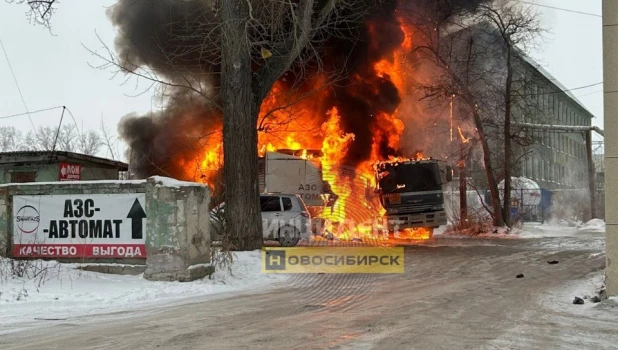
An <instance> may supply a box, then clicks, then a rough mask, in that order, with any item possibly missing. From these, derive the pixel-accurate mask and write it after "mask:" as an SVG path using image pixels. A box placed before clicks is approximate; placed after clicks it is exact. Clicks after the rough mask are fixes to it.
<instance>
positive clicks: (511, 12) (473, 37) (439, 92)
mask: <svg viewBox="0 0 618 350" xmlns="http://www.w3.org/2000/svg"><path fill="white" fill-rule="evenodd" d="M435 5H436V6H433V7H432V6H428V7H424V8H422V11H418V10H411V11H409V12H408V13H406V14H405V17H406V18H407V19H408V20H409V23H410V24H411V25H413V26H414V27H415V28H417V30H418V34H417V40H416V42H417V43H418V44H417V46H416V47H415V49H414V52H413V53H414V54H415V55H414V56H413V59H414V60H417V61H421V62H423V63H421V64H425V65H426V66H428V68H427V69H429V70H430V71H433V72H434V77H433V78H431V79H430V81H428V82H423V83H421V84H419V85H420V88H421V89H422V90H423V91H424V96H425V98H428V99H437V100H446V99H450V98H452V96H456V97H457V98H458V100H459V101H462V102H463V104H464V105H465V107H466V108H465V110H466V114H467V115H470V116H471V118H470V119H471V121H472V122H473V125H474V127H475V129H476V133H477V139H478V142H479V144H480V147H481V149H482V151H483V168H484V172H485V176H486V179H487V186H488V188H489V192H490V194H491V206H492V210H491V214H492V217H493V221H494V225H496V226H501V225H503V224H504V223H507V224H510V222H509V221H510V220H509V215H510V193H505V195H504V197H503V198H502V200H501V198H500V190H499V188H498V179H499V177H502V176H504V178H505V181H509V180H510V178H511V175H512V172H511V168H512V166H513V165H514V164H515V163H516V162H515V160H514V159H513V151H512V149H511V142H512V141H513V139H515V138H517V137H518V136H519V134H520V131H521V130H513V129H512V128H511V121H512V114H513V110H514V108H515V107H517V108H518V111H519V112H522V113H524V112H523V110H524V109H525V108H524V107H525V105H526V102H527V101H528V100H530V97H529V96H528V97H526V98H524V99H521V100H516V99H515V96H517V95H521V96H523V93H522V92H523V91H522V90H523V89H527V88H528V85H527V84H526V82H524V81H519V80H517V79H519V78H517V79H515V78H514V72H515V70H516V65H515V63H514V62H515V60H516V59H517V57H520V56H518V55H521V50H520V48H519V47H520V46H525V45H526V44H530V43H531V42H532V40H533V39H534V37H535V36H536V35H537V34H538V33H539V32H540V29H539V26H538V20H537V19H536V16H535V14H534V13H532V12H531V11H530V10H529V8H527V7H522V6H520V5H519V4H516V3H513V2H510V1H506V2H501V3H500V4H499V5H496V4H492V5H486V4H479V5H477V6H475V7H474V8H472V9H470V10H471V11H456V9H454V6H455V5H453V3H452V2H449V1H437V2H436V3H435ZM514 86H516V87H517V88H518V89H520V90H518V91H517V92H515V91H514V90H515V89H514ZM494 127H497V129H498V130H500V132H501V134H502V135H501V136H499V135H497V133H496V132H492V131H491V130H493V129H492V128H494ZM488 129H489V130H490V131H489V132H488V131H487V130H488ZM496 142H502V144H503V145H504V146H505V147H504V152H503V153H501V152H499V151H497V150H498V149H500V148H501V147H492V146H491V145H492V144H495V143H496ZM499 169H502V170H503V171H502V172H499V171H498V170H499ZM509 182H510V181H509ZM507 184H508V183H507ZM506 188H508V189H510V184H508V185H507V186H506ZM509 192H510V191H509ZM501 202H502V203H501Z"/></svg>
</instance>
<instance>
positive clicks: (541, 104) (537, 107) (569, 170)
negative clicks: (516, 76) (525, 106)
mask: <svg viewBox="0 0 618 350" xmlns="http://www.w3.org/2000/svg"><path fill="white" fill-rule="evenodd" d="M519 70H520V74H522V75H527V76H529V84H530V86H529V87H527V89H526V90H527V91H528V92H530V95H529V97H530V103H532V105H533V106H534V108H533V109H532V110H533V113H528V114H527V115H526V116H520V118H521V121H523V122H526V123H533V124H548V125H571V126H590V125H591V122H592V120H591V119H592V117H593V116H592V114H590V113H589V112H588V111H586V110H585V109H584V108H582V107H581V106H580V105H579V104H578V103H577V102H576V101H574V100H573V99H572V98H571V97H570V96H569V95H567V94H566V93H563V92H559V91H561V90H562V89H561V88H560V87H559V86H557V85H556V84H554V83H553V82H552V81H550V80H549V79H548V78H547V77H545V76H544V75H543V74H541V73H540V72H538V70H536V69H535V68H534V67H533V66H531V65H530V64H528V63H527V62H524V63H523V64H521V65H520V66H519ZM525 135H526V136H527V137H529V138H530V139H531V140H532V144H531V145H530V146H528V147H519V148H516V149H517V153H516V155H515V156H516V157H517V158H519V159H520V160H519V165H518V169H517V170H518V171H517V172H518V174H519V175H521V176H524V177H527V178H531V179H533V180H535V181H536V182H538V183H539V185H540V186H541V188H545V189H548V190H553V189H566V188H585V187H586V181H587V160H586V144H585V137H584V135H583V134H580V133H565V132H551V131H541V130H527V131H525Z"/></svg>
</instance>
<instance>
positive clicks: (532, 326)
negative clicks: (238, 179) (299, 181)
mask: <svg viewBox="0 0 618 350" xmlns="http://www.w3.org/2000/svg"><path fill="white" fill-rule="evenodd" d="M591 242H593V244H591ZM595 242H596V243H595ZM599 242H600V243H601V244H597V243H599ZM549 260H558V261H559V263H558V264H554V265H551V264H548V263H547V261H549ZM405 262H406V265H405V266H406V271H405V273H404V274H401V275H350V276H347V275H346V276H341V275H318V276H312V277H307V276H299V277H293V278H291V280H290V281H287V282H286V283H285V285H282V286H281V288H277V289H275V290H273V291H270V292H268V293H264V294H253V295H240V296H234V297H230V298H227V299H220V300H216V301H207V302H200V303H194V304H189V305H183V306H174V307H168V308H164V309H159V310H145V311H144V312H142V313H138V314H131V315H126V314H125V315H120V316H122V317H114V316H106V317H84V318H78V319H73V320H69V321H61V322H59V323H57V324H53V325H51V326H48V327H44V328H40V329H38V330H36V331H32V330H28V331H24V332H17V333H11V334H7V335H4V336H3V337H2V338H1V339H0V348H2V349H68V348H71V349H131V350H137V349H155V348H161V349H278V348H288V349H325V348H329V349H374V348H375V349H483V348H484V349H530V348H540V349H549V348H562V349H592V348H595V349H600V348H611V347H612V346H613V347H614V348H615V347H617V346H618V332H616V329H618V328H617V327H618V326H616V320H618V317H616V314H617V313H618V308H616V309H612V308H611V306H605V307H604V308H598V309H592V308H590V306H588V305H584V306H580V305H572V304H571V301H572V296H571V295H569V294H565V295H561V294H560V292H558V293H557V294H556V291H560V290H561V289H562V288H565V287H562V286H565V285H566V284H568V283H569V282H572V281H575V280H579V279H583V278H586V277H589V276H590V274H591V273H594V272H598V271H601V270H602V269H603V268H604V266H605V257H604V255H603V254H602V234H599V235H586V236H581V237H554V238H538V239H525V240H523V239H510V240H509V239H460V240H458V239H450V238H444V239H437V240H435V241H432V242H430V243H428V244H426V245H420V246H419V245H415V246H407V247H406V248H405ZM519 273H523V274H524V278H516V275H517V274H519ZM552 296H553V297H552ZM548 298H549V299H552V298H554V299H555V300H550V301H547V299H548ZM556 305H559V307H556ZM583 307H587V308H588V309H587V310H588V311H587V312H583V311H579V310H582V309H581V308H583ZM578 308H580V309H578ZM611 344H614V345H611Z"/></svg>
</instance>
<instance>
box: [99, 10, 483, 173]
mask: <svg viewBox="0 0 618 350" xmlns="http://www.w3.org/2000/svg"><path fill="white" fill-rule="evenodd" d="M482 1H483V0H437V1H436V0H401V1H399V2H397V1H396V0H385V1H380V2H375V1H372V2H368V1H366V0H359V5H361V6H367V4H368V3H372V4H377V3H379V5H374V6H375V8H373V9H371V11H368V13H369V15H368V16H367V17H366V19H365V21H364V22H363V24H362V25H360V26H359V27H354V28H346V27H344V26H342V27H341V28H339V30H338V31H337V32H338V35H337V36H336V37H332V38H330V39H328V40H327V43H326V45H324V46H323V47H322V51H321V52H320V55H321V59H322V62H321V63H322V65H321V67H326V69H327V70H329V69H330V70H331V71H334V70H342V69H343V70H345V72H347V76H346V78H345V79H344V80H343V81H340V82H338V83H337V84H336V85H335V86H333V87H331V88H329V92H328V93H326V94H323V95H321V97H320V98H321V99H324V100H323V101H321V102H322V103H320V104H319V105H320V106H324V107H323V108H324V109H325V110H323V111H321V112H323V113H316V114H315V115H324V116H325V115H326V111H327V110H328V109H330V108H331V107H333V106H336V107H337V108H338V110H339V114H340V116H341V128H342V129H343V131H345V132H346V133H353V134H354V135H355V139H354V141H353V142H352V144H351V145H350V147H349V149H348V152H347V154H346V155H345V162H346V163H347V165H351V166H355V165H357V164H359V163H360V162H362V161H364V160H366V159H368V158H369V157H370V155H371V150H372V144H373V142H374V140H375V141H377V142H376V143H377V145H378V146H379V153H380V155H381V156H383V157H386V156H388V155H395V154H396V153H397V150H395V149H392V148H391V147H389V145H388V140H387V138H386V136H387V135H388V134H389V132H392V130H391V128H392V127H393V126H392V125H378V123H377V122H376V120H377V119H376V115H378V114H379V113H387V114H391V113H393V112H394V111H395V110H396V108H397V107H398V106H399V104H400V102H401V98H402V97H401V94H400V92H399V91H398V90H397V88H396V86H395V85H394V84H393V82H392V81H391V79H390V77H389V76H378V75H377V74H376V72H375V70H374V68H373V67H374V64H375V63H376V62H378V61H380V60H383V59H386V60H392V59H393V54H394V52H395V50H396V49H397V48H398V47H400V45H401V43H402V42H403V40H404V33H403V31H402V30H401V28H400V26H399V23H398V20H397V16H398V12H397V11H401V10H402V9H403V10H405V11H419V10H421V9H423V8H427V7H429V6H432V9H436V8H438V9H439V13H440V14H441V16H454V15H456V14H457V13H461V12H465V11H472V10H474V8H475V7H476V6H478V4H479V3H480V2H482ZM214 3H215V1H214V0H208V1H178V0H119V1H118V3H117V4H116V5H115V6H114V7H112V8H111V9H110V10H109V12H108V16H109V18H110V19H111V21H112V23H113V24H114V25H115V26H116V28H117V29H118V36H117V38H116V41H115V48H116V52H117V54H118V56H119V58H120V60H121V63H122V64H123V65H125V66H126V67H130V68H135V67H139V66H149V67H150V68H151V69H152V70H154V72H156V73H157V74H160V75H162V76H164V77H165V78H167V79H168V80H169V81H171V82H172V83H173V82H175V81H178V80H179V79H185V78H186V77H187V75H189V76H190V77H191V82H192V83H194V84H196V85H198V86H201V87H203V86H207V87H209V90H208V91H216V88H217V86H218V84H219V83H218V79H217V74H216V72H217V71H218V55H219V50H218V47H217V43H218V39H217V38H218V35H219V33H218V31H217V22H216V17H215V16H216V14H215V12H214V10H213V8H214ZM436 6H437V7H436ZM203 42H210V43H212V45H211V46H209V47H204V45H203V44H202V43H203ZM315 66H317V65H314V66H311V65H310V66H309V68H308V69H309V71H308V72H307V71H305V72H304V74H303V75H302V76H299V77H297V79H294V73H293V72H294V71H295V70H294V69H292V70H291V71H290V74H286V77H288V79H286V81H285V82H284V83H283V84H288V85H289V86H291V85H294V86H296V87H297V86H298V85H299V83H300V85H301V90H302V89H303V88H305V89H307V90H308V89H311V88H312V86H310V84H311V83H312V79H311V74H312V71H311V69H312V68H311V67H315ZM293 68H294V67H293ZM316 72H317V71H316ZM290 76H291V77H292V78H291V79H290ZM298 79H303V81H300V82H299V81H298ZM304 81H306V86H304V87H303V86H302V85H303V82H304ZM207 97H208V96H207ZM210 97H211V98H212V101H216V95H214V94H213V95H212V96H210ZM166 106H167V107H166V108H165V109H164V110H163V111H162V112H156V113H152V114H147V115H143V116H136V115H134V114H130V115H127V116H125V117H124V118H123V120H122V121H121V123H120V125H119V133H120V136H121V138H122V139H123V140H124V141H126V142H127V143H128V146H129V150H128V153H129V158H130V162H131V167H132V171H133V172H134V175H135V176H137V177H147V176H151V175H157V174H160V175H167V176H174V177H178V178H183V177H186V176H187V174H185V173H184V171H181V169H179V167H178V165H179V164H185V163H186V164H188V163H191V162H195V159H194V158H193V157H194V156H195V148H196V147H199V144H198V145H197V146H196V144H195V142H196V141H195V140H196V139H199V138H200V135H211V134H212V133H216V132H220V129H219V128H220V125H221V115H220V113H219V112H218V111H217V110H216V109H213V104H212V103H211V102H209V101H208V100H207V99H204V98H202V97H201V96H200V97H198V96H196V95H195V94H194V93H193V92H191V91H189V90H182V89H171V90H170V91H168V92H167V100H166ZM324 119H326V117H324ZM407 127H414V126H407ZM378 134H379V135H378ZM380 135H381V136H380ZM376 136H377V137H376Z"/></svg>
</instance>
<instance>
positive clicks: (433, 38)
mask: <svg viewBox="0 0 618 350" xmlns="http://www.w3.org/2000/svg"><path fill="white" fill-rule="evenodd" d="M454 6H455V5H454V3H452V2H449V1H439V2H436V3H435V6H429V5H428V6H421V7H418V8H412V9H409V10H408V11H407V12H406V13H404V14H403V16H404V18H405V20H406V22H407V23H408V24H410V25H412V26H414V27H415V28H416V30H417V35H416V40H415V41H414V42H416V46H415V48H414V50H413V54H414V56H413V57H412V59H413V60H415V59H416V60H420V61H421V62H422V63H421V64H426V65H428V68H427V69H429V70H431V71H434V72H435V73H436V74H435V76H434V77H433V78H432V80H431V81H429V82H425V83H424V84H421V89H422V90H424V94H425V98H432V99H447V98H448V99H450V98H451V97H452V96H458V97H459V100H460V101H462V102H463V103H464V104H465V105H466V106H467V111H468V113H469V115H470V116H471V117H472V121H473V123H474V126H475V128H476V131H477V134H478V140H479V143H480V144H481V147H482V149H483V163H484V170H485V173H486V177H487V182H488V187H489V191H490V193H491V198H492V207H493V210H492V217H493V221H494V225H496V226H502V225H503V224H504V219H503V216H502V208H501V206H500V194H499V191H498V182H497V181H496V175H495V172H494V165H493V163H492V159H491V149H490V146H489V142H488V137H487V135H486V133H485V123H484V121H483V115H482V107H483V106H484V103H483V101H484V99H483V98H484V97H485V96H483V95H482V94H478V93H477V92H476V91H474V90H473V89H472V87H473V86H474V85H476V84H479V83H482V82H483V81H484V80H485V79H491V78H492V77H491V76H487V73H488V72H487V71H486V69H484V68H482V67H483V65H482V64H481V62H480V61H481V60H482V58H483V56H484V55H485V54H486V52H483V50H482V49H484V48H486V47H485V46H479V45H477V42H476V41H475V38H474V37H473V36H472V35H471V33H472V31H471V29H470V28H469V26H470V24H473V15H472V13H470V12H466V11H463V12H461V11H456V9H455V8H454Z"/></svg>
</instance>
